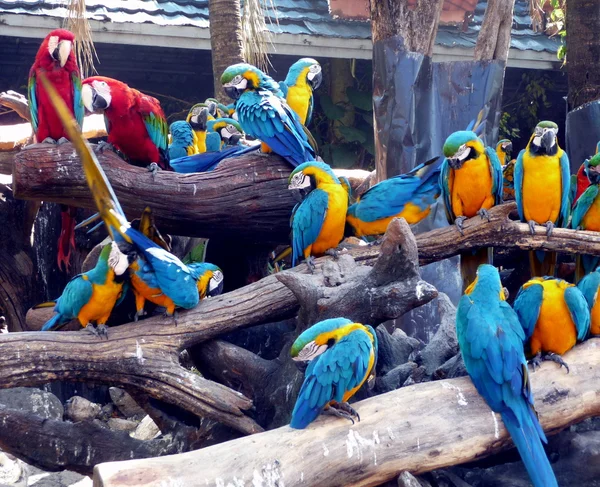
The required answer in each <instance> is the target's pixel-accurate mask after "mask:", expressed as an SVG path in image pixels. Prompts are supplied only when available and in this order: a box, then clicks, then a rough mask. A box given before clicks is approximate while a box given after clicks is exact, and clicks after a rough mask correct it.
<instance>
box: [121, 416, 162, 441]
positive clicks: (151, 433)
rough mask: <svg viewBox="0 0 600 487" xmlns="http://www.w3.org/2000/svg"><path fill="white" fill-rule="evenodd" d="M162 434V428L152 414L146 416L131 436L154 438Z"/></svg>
mask: <svg viewBox="0 0 600 487" xmlns="http://www.w3.org/2000/svg"><path fill="white" fill-rule="evenodd" d="M159 435H160V430H159V429H158V426H156V423H155V422H154V421H152V418H151V417H150V416H145V417H144V419H142V421H141V422H140V424H138V426H137V428H136V429H135V431H134V432H133V433H130V435H129V436H131V437H132V438H135V439H136V440H153V439H154V438H156V437H157V436H159Z"/></svg>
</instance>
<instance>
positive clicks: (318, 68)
mask: <svg viewBox="0 0 600 487" xmlns="http://www.w3.org/2000/svg"><path fill="white" fill-rule="evenodd" d="M308 70H309V71H310V72H311V73H318V72H319V71H321V66H319V65H318V64H313V65H312V66H311V67H310V68H308Z"/></svg>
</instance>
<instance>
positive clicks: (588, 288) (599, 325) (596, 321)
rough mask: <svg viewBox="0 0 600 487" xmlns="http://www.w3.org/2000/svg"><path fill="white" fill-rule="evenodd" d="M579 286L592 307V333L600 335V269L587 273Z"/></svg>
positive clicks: (590, 307) (589, 306)
mask: <svg viewBox="0 0 600 487" xmlns="http://www.w3.org/2000/svg"><path fill="white" fill-rule="evenodd" d="M577 288H578V289H579V290H580V291H581V294H583V297H584V298H585V300H586V302H587V304H588V308H589V309H590V335H594V336H597V335H600V299H598V291H600V270H598V269H594V270H593V271H592V272H590V273H589V274H587V275H586V276H585V277H584V278H583V279H582V280H581V281H579V283H578V284H577Z"/></svg>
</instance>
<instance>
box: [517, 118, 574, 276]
mask: <svg viewBox="0 0 600 487" xmlns="http://www.w3.org/2000/svg"><path fill="white" fill-rule="evenodd" d="M557 133H558V126H557V125H556V124H555V123H554V122H547V121H545V122H540V123H538V124H537V126H536V127H535V131H534V133H533V135H532V136H531V138H530V139H529V143H528V144H527V147H526V148H525V149H524V150H522V151H521V152H520V153H519V157H517V162H516V163H515V199H516V201H517V209H518V210H519V217H520V218H521V221H522V222H525V223H528V224H529V228H530V229H531V234H532V235H533V234H534V233H535V229H534V228H535V225H536V224H537V225H544V226H545V227H546V234H547V235H548V236H550V235H551V234H552V229H553V228H554V227H555V226H558V227H566V226H567V223H568V221H569V212H570V206H571V205H570V185H571V184H570V182H571V179H570V176H571V172H570V168H569V158H568V157H567V154H566V153H565V152H564V151H563V150H562V149H561V148H560V147H559V145H558V142H557V140H556V134H557ZM529 265H530V267H531V276H532V277H534V276H553V275H554V270H555V267H556V252H549V253H546V252H543V251H537V252H530V253H529Z"/></svg>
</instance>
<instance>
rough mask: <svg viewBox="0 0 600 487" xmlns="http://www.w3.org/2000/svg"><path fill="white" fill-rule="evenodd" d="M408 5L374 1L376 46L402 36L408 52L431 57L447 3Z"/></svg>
mask: <svg viewBox="0 0 600 487" xmlns="http://www.w3.org/2000/svg"><path fill="white" fill-rule="evenodd" d="M409 3H411V2H409V1H408V0H371V30H372V39H373V43H375V42H378V41H383V40H386V39H389V38H391V37H394V36H400V37H402V38H403V39H404V45H405V48H406V49H407V50H408V51H412V52H418V53H420V54H424V55H426V56H431V55H432V54H433V45H434V43H435V36H436V34H437V29H438V23H439V20H440V15H441V13H442V5H443V3H444V2H443V0H417V1H416V5H415V6H412V7H409Z"/></svg>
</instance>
